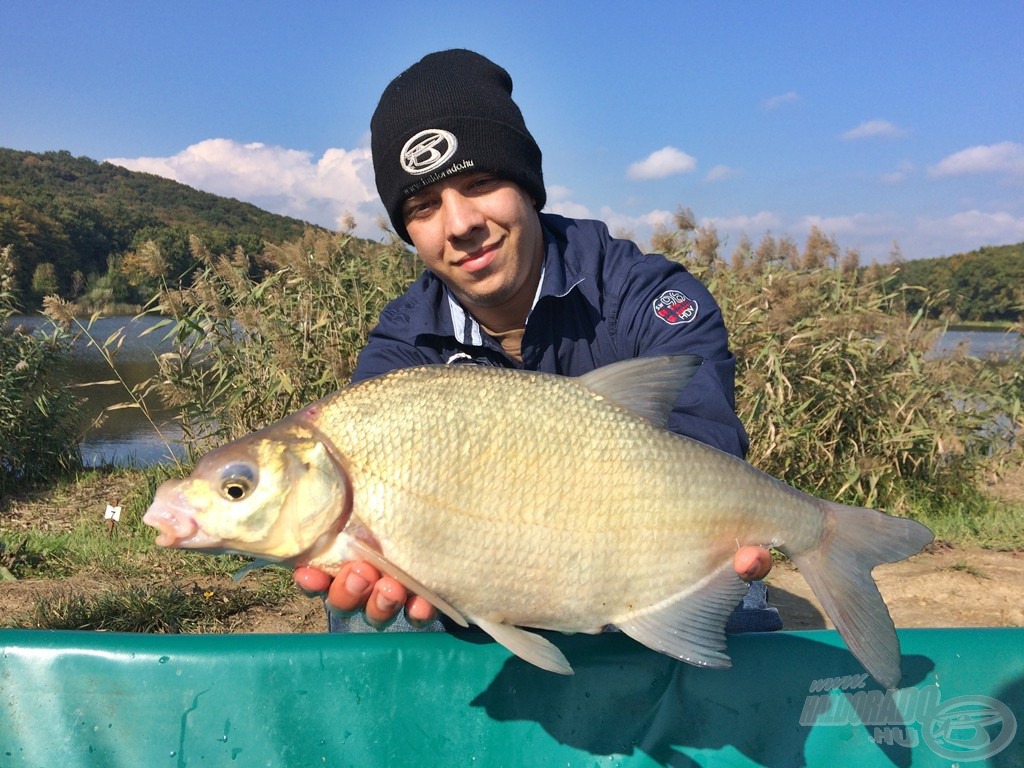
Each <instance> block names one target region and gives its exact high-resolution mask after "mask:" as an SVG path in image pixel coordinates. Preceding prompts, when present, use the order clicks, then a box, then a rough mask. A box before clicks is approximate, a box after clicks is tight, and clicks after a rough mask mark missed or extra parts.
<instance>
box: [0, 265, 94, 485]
mask: <svg viewBox="0 0 1024 768" xmlns="http://www.w3.org/2000/svg"><path fill="white" fill-rule="evenodd" d="M12 273H13V265H12V258H11V248H10V247H7V248H4V249H2V250H0V494H5V493H9V492H10V491H12V490H13V489H15V488H17V487H20V486H24V485H36V484H38V483H41V482H44V481H48V480H51V479H53V478H54V477H56V476H58V475H60V474H62V473H65V472H68V471H70V470H75V469H78V468H80V467H81V464H82V457H81V453H80V452H79V448H78V444H79V437H80V434H81V427H82V424H81V417H80V414H79V410H78V407H77V401H76V399H75V398H74V396H73V395H72V394H71V392H70V390H68V389H67V387H66V386H65V383H66V381H67V377H66V375H65V367H66V364H67V359H68V352H69V349H70V341H69V338H68V336H67V334H66V333H65V332H64V331H63V330H62V329H61V328H60V327H59V326H57V325H56V324H54V325H53V327H52V329H51V331H50V332H49V333H48V334H45V335H32V334H28V333H24V332H22V331H21V330H19V329H17V328H10V327H8V326H9V324H10V318H11V316H12V315H13V314H14V312H15V309H16V305H15V297H14V293H13V281H12V278H11V276H12Z"/></svg>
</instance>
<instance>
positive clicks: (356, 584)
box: [327, 560, 401, 620]
mask: <svg viewBox="0 0 1024 768" xmlns="http://www.w3.org/2000/svg"><path fill="white" fill-rule="evenodd" d="M380 578H381V576H380V571H378V570H377V569H376V568H374V567H373V566H372V565H370V564H369V563H365V562H362V561H360V560H350V561H348V562H346V563H343V564H342V566H341V570H340V571H339V572H338V575H337V576H336V577H335V579H334V581H332V582H331V584H330V586H329V587H328V588H327V607H328V608H329V609H330V610H332V611H334V612H335V613H339V614H348V615H351V614H353V613H356V612H357V611H360V610H363V608H364V607H366V605H367V603H368V602H369V600H370V595H371V593H372V592H373V589H374V586H375V585H376V584H377V582H378V581H379V580H380ZM399 586H401V585H399ZM376 603H377V599H376V597H375V598H374V601H373V605H374V606H375V607H376ZM367 618H369V616H368V617H367ZM381 618H385V617H383V616H382V613H381V611H380V610H379V609H378V610H376V612H375V614H374V619H375V620H378V619H381Z"/></svg>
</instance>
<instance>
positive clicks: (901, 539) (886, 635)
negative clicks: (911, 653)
mask: <svg viewBox="0 0 1024 768" xmlns="http://www.w3.org/2000/svg"><path fill="white" fill-rule="evenodd" d="M821 503H822V505H823V507H824V512H825V516H826V521H825V526H824V529H823V530H824V531H825V533H824V534H823V535H822V539H821V542H820V544H819V545H818V546H817V547H814V548H813V549H810V550H806V551H803V552H789V551H786V549H785V548H782V551H783V552H785V554H787V555H789V557H790V558H792V560H793V562H794V564H796V567H797V568H799V569H800V573H801V574H802V575H803V577H804V579H806V580H807V583H808V584H809V585H810V587H811V589H812V590H813V591H814V594H815V596H816V597H817V598H818V600H820V601H821V605H822V607H823V608H824V609H825V613H827V614H828V617H829V618H830V619H831V620H832V623H833V624H835V627H836V629H837V630H838V631H839V634H840V635H841V636H842V638H843V640H844V641H846V645H847V647H848V648H849V649H850V650H851V651H852V652H853V655H854V656H856V657H857V659H858V660H859V661H860V663H861V664H863V665H864V668H865V669H866V670H867V671H868V672H869V673H871V676H872V677H874V678H875V679H876V680H877V681H878V682H879V683H881V684H882V685H884V686H885V687H886V688H896V687H897V686H898V685H899V682H900V677H901V676H902V672H901V670H900V644H899V638H897V636H896V627H895V625H894V624H893V621H892V617H891V616H890V615H889V610H888V608H886V606H885V603H884V602H883V601H882V596H881V594H880V593H879V591H878V586H877V585H876V584H875V581H874V579H873V578H872V577H871V571H872V569H873V568H874V567H875V566H876V565H880V564H881V563H895V562H898V561H900V560H904V559H906V558H908V557H910V556H911V555H914V554H917V553H918V552H920V551H921V550H922V549H923V548H924V547H925V546H927V545H928V544H929V543H930V542H931V541H932V538H933V536H932V532H931V531H930V530H928V528H926V527H925V526H924V525H922V524H921V523H918V522H917V521H915V520H908V519H907V518H903V517H892V516H891V515H885V514H883V513H881V512H878V511H876V510H873V509H865V508H863V507H848V506H845V505H843V504H836V503H834V502H828V501H822V502H821Z"/></svg>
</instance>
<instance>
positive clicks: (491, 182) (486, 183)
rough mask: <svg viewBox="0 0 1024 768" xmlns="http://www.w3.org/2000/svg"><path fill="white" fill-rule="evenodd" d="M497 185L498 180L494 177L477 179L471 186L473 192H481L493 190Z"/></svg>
mask: <svg viewBox="0 0 1024 768" xmlns="http://www.w3.org/2000/svg"><path fill="white" fill-rule="evenodd" d="M497 184H498V179H496V178H494V177H493V176H481V177H479V178H477V179H475V180H474V181H473V183H472V184H471V185H470V186H471V187H472V189H473V190H475V191H477V192H481V191H484V190H488V189H492V188H493V187H495V186H497Z"/></svg>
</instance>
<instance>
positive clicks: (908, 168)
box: [878, 161, 916, 187]
mask: <svg viewBox="0 0 1024 768" xmlns="http://www.w3.org/2000/svg"><path fill="white" fill-rule="evenodd" d="M915 170H916V169H915V168H914V164H913V163H911V162H908V161H904V162H902V163H900V164H899V165H898V166H897V167H896V170H895V171H889V172H888V173H883V174H881V175H879V177H878V181H879V182H880V183H881V184H884V185H885V186H887V187H893V186H896V185H897V184H902V183H903V182H904V181H906V180H907V179H908V178H910V176H911V175H912V174H913V173H914V171H915Z"/></svg>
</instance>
